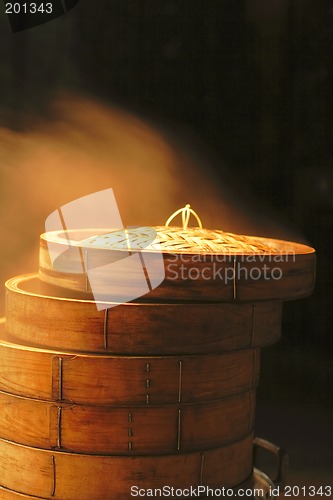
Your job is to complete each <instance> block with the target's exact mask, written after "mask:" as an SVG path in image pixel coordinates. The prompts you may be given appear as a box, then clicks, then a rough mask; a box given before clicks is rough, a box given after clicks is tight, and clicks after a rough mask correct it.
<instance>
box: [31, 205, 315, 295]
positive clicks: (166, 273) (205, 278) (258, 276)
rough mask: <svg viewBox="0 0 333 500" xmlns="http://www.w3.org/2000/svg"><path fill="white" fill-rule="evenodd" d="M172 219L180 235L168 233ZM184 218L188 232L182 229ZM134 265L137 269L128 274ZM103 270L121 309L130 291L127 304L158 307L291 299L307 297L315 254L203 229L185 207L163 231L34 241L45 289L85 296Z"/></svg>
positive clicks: (73, 234)
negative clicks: (140, 301)
mask: <svg viewBox="0 0 333 500" xmlns="http://www.w3.org/2000/svg"><path fill="white" fill-rule="evenodd" d="M178 214H181V215H182V222H183V224H182V227H180V226H172V227H170V226H169V224H170V222H171V221H172V220H173V218H174V217H175V216H177V215H178ZM191 215H194V217H195V218H196V219H197V226H196V227H189V226H188V223H189V219H190V216H191ZM55 257H56V258H55ZM135 258H136V261H137V262H136V263H137V264H139V268H138V269H136V267H135V266H134V267H133V268H132V267H131V260H132V261H133V262H134V259H135ZM139 259H140V262H141V263H140V262H139ZM116 263H117V265H115V264H116ZM120 263H121V264H120ZM110 265H112V266H113V271H112V272H113V274H112V278H113V283H114V287H115V289H117V292H116V297H117V298H116V299H114V297H113V300H115V301H116V302H117V301H119V302H122V301H123V300H122V297H125V296H126V291H127V289H128V287H132V288H133V290H132V292H133V293H132V297H131V298H130V300H132V299H135V298H137V297H139V296H143V295H145V296H146V297H148V298H155V297H156V298H159V299H163V300H169V299H184V300H217V301H233V300H266V299H267V300H271V299H293V298H299V297H304V296H306V295H309V294H310V293H311V291H312V289H313V286H314V274H315V251H314V249H313V248H311V247H309V246H306V245H303V244H299V243H294V242H289V241H282V240H276V239H270V238H262V237H257V236H245V235H237V234H233V233H227V232H224V231H222V230H211V229H205V228H203V227H202V223H201V220H200V219H199V217H198V216H197V214H196V213H195V212H194V211H193V210H192V209H191V207H190V205H186V207H184V208H183V209H180V210H177V212H175V214H173V215H172V216H171V217H170V218H169V219H168V220H167V222H166V224H165V226H156V227H139V228H127V229H113V230H112V229H111V230H110V229H103V228H93V229H91V228H90V229H89V228H87V229H73V230H62V231H51V232H47V233H44V234H42V235H41V239H40V278H41V279H42V280H43V281H45V282H47V283H49V284H53V285H56V286H61V287H64V288H67V289H71V290H74V291H77V292H83V293H87V294H90V295H91V294H92V293H93V292H94V285H93V281H94V280H96V283H97V282H98V281H99V282H101V281H102V275H103V273H104V272H105V270H106V267H107V266H110ZM115 269H116V271H115ZM142 269H143V270H144V273H145V276H146V278H147V281H148V282H150V286H149V283H148V287H147V289H146V292H145V293H140V291H139V288H140V286H139V285H138V280H140V279H141V278H139V274H140V273H142ZM114 271H115V272H114ZM162 274H163V276H162ZM140 275H141V274H140ZM96 287H97V285H96ZM102 288H103V287H102ZM108 293H109V294H110V291H109V292H108V291H107V290H106V287H105V286H104V288H103V292H101V294H100V295H99V296H98V300H103V297H104V300H105V301H107V300H108V297H107V294H108ZM112 293H113V292H112ZM112 293H111V295H112ZM136 294H137V295H136ZM125 301H126V300H125Z"/></svg>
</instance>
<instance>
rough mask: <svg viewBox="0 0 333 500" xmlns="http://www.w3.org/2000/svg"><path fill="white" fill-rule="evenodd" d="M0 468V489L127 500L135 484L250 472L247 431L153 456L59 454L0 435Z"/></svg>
mask: <svg viewBox="0 0 333 500" xmlns="http://www.w3.org/2000/svg"><path fill="white" fill-rule="evenodd" d="M0 470H1V479H0V484H1V486H2V487H3V488H8V489H9V490H13V491H16V492H20V493H23V494H26V495H30V496H37V497H41V498H53V499H55V500H104V499H105V500H110V499H113V498H114V499H117V500H128V499H129V498H131V496H130V491H131V490H130V488H131V486H134V485H137V486H138V487H141V488H146V489H147V488H161V487H163V486H164V485H170V486H173V487H174V488H186V487H190V486H193V485H199V484H204V485H208V486H211V487H221V485H223V486H225V487H233V486H235V485H237V484H239V483H241V482H242V481H245V480H246V478H248V477H249V476H250V475H251V472H252V435H249V436H247V437H246V438H244V439H242V440H240V441H238V442H237V443H233V444H230V445H227V446H225V447H222V448H215V449H211V450H204V451H202V452H200V453H181V454H179V453H178V454H173V455H164V456H158V457H156V456H144V457H143V456H136V457H121V456H110V455H108V456H105V455H104V456H103V455H84V454H72V453H63V452H58V451H48V450H42V449H38V448H32V447H27V446H23V445H18V444H15V443H12V442H10V441H6V440H4V439H0ZM2 491H3V490H2Z"/></svg>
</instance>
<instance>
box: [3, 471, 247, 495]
mask: <svg viewBox="0 0 333 500" xmlns="http://www.w3.org/2000/svg"><path fill="white" fill-rule="evenodd" d="M231 489H233V490H234V496H235V497H236V498H237V492H238V491H240V490H241V491H242V494H243V492H244V491H246V490H251V489H252V490H253V475H251V476H250V477H248V478H247V479H246V480H245V481H243V482H242V483H240V484H238V485H237V486H233V487H232V488H231ZM0 498H1V500H20V499H21V500H24V499H27V498H28V499H32V500H36V498H39V499H41V498H42V497H35V496H34V497H32V496H30V495H24V494H22V493H18V492H16V491H13V490H9V489H7V488H3V487H1V486H0ZM99 498H100V497H98V498H92V499H91V500H99ZM138 498H144V497H138ZM146 498H149V497H146ZM150 498H151V497H150ZM176 498H179V499H180V500H186V499H188V498H190V497H189V496H188V495H186V496H185V497H184V496H183V497H179V496H178V497H176ZM192 498H194V497H193V496H192ZM197 498H199V500H210V499H211V498H212V496H211V494H210V496H209V497H206V496H204V497H203V496H200V497H197ZM42 500H47V499H43V498H42Z"/></svg>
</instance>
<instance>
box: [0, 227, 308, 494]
mask: <svg viewBox="0 0 333 500" xmlns="http://www.w3.org/2000/svg"><path fill="white" fill-rule="evenodd" d="M136 231H138V230H136ZM156 231H157V234H158V241H159V246H158V250H157V247H156V248H155V247H154V244H153V245H150V247H149V248H147V247H145V248H144V249H143V250H142V253H144V252H150V254H151V255H152V256H154V255H155V254H156V255H157V254H159V255H162V257H163V262H164V267H165V279H164V280H163V282H162V283H161V284H160V286H157V287H156V288H155V289H153V290H151V291H150V292H149V293H148V294H146V295H145V296H144V297H141V298H139V299H137V300H136V301H134V302H130V303H122V304H119V305H117V306H116V307H115V304H114V303H111V302H110V303H109V304H108V303H105V308H104V309H101V310H99V309H98V308H97V307H96V302H95V301H94V297H93V294H92V292H93V291H92V290H91V289H90V287H89V281H87V277H86V276H85V273H84V269H83V271H82V273H77V272H76V273H73V274H71V273H70V272H66V270H65V271H63V272H62V271H59V269H58V270H57V271H55V270H54V268H53V266H52V264H51V260H50V256H49V252H48V243H49V242H50V241H52V245H55V246H57V245H59V246H60V248H61V245H64V244H66V245H67V246H68V237H69V235H68V233H66V235H65V237H64V235H62V234H60V233H61V232H60V233H57V234H51V233H45V234H44V235H42V236H41V254H40V256H41V257H40V273H39V275H26V276H19V277H16V278H13V279H11V280H9V281H8V282H7V284H6V287H7V303H6V321H3V322H2V324H1V325H0V328H1V342H0V350H1V353H0V404H1V412H0V486H1V488H0V497H1V498H3V499H7V498H8V499H12V498H13V499H14V498H15V499H16V498H36V497H38V498H54V499H62V500H78V499H80V500H88V499H89V500H93V499H96V500H102V499H110V498H112V499H113V498H114V499H117V500H118V499H119V500H121V499H129V498H131V487H135V488H136V489H135V490H133V491H134V492H135V491H138V489H142V491H143V489H144V490H148V489H154V488H163V487H165V486H167V487H173V488H175V490H176V489H178V490H179V491H180V490H184V489H186V488H190V487H191V486H192V487H198V486H199V485H203V486H209V487H210V488H220V487H221V486H222V485H223V486H225V487H230V488H235V489H237V487H239V486H240V485H242V484H243V485H244V484H251V477H252V469H253V464H252V448H253V434H252V430H253V421H254V411H255V389H256V386H257V383H258V379H259V351H260V348H261V347H262V346H264V345H267V344H270V343H272V342H275V341H277V340H278V338H279V335H280V327H281V311H282V300H284V299H286V300H287V299H292V298H298V297H302V296H306V295H308V294H309V293H310V292H311V290H312V287H313V280H314V265H315V254H314V250H313V249H311V248H309V247H306V246H304V245H299V244H294V243H288V242H281V241H276V240H264V239H260V238H249V237H240V236H236V235H230V234H226V233H223V232H222V231H208V230H204V229H202V228H191V229H189V228H182V229H181V228H168V227H164V226H163V227H159V228H156ZM104 232H105V231H104ZM96 234H97V235H98V237H97V238H96ZM112 234H113V236H112V247H110V245H109V244H108V243H109V242H110V236H109V232H108V234H106V235H105V234H103V231H97V230H94V231H92V230H87V231H83V232H82V231H81V232H80V235H79V237H78V234H76V237H75V240H74V239H73V241H75V242H76V243H75V244H74V245H76V246H78V247H79V248H80V249H81V250H82V249H84V250H87V249H88V250H89V252H90V254H89V255H90V257H92V260H94V261H99V260H102V261H103V259H105V256H106V255H107V254H108V255H110V252H111V253H112V252H119V251H121V249H122V246H121V245H122V243H123V242H122V241H121V240H122V236H121V235H120V236H119V238H118V240H117V237H116V238H115V234H116V231H114V232H113V233H112ZM137 235H138V234H137V233H136V236H137ZM115 241H116V242H117V241H118V243H115ZM77 242H79V243H77ZM117 245H118V246H117ZM140 248H142V247H140ZM135 250H136V251H138V248H136V249H135ZM291 250H292V251H293V252H294V253H293V255H295V258H293V259H291V258H288V259H287V258H284V259H281V260H280V264H279V266H280V267H279V268H280V269H281V273H282V275H281V277H280V279H270V280H269V279H267V276H266V278H265V277H263V276H262V277H260V279H257V278H256V275H255V273H253V272H252V274H251V270H252V269H254V268H257V267H258V265H259V263H260V265H263V262H264V264H265V265H267V264H268V263H269V262H271V257H272V255H284V256H287V255H290V252H291ZM140 251H141V250H140ZM227 253H229V256H230V255H231V260H230V261H229V264H228V266H229V268H230V267H231V268H232V269H233V270H234V275H233V276H232V279H231V280H230V279H229V278H230V276H231V274H229V278H228V279H226V275H225V274H222V271H221V273H217V274H216V265H217V263H219V265H220V266H221V267H223V269H225V268H226V263H225V261H224V263H223V265H222V264H221V258H218V257H221V256H222V255H226V254H227ZM81 254H82V252H81ZM76 255H77V253H73V252H72V248H69V252H67V255H66V257H65V259H66V262H67V264H68V261H71V259H72V260H73V259H75V258H76V257H75V256H76ZM198 255H201V256H206V257H207V256H209V259H207V258H205V259H203V258H202V259H198ZM244 255H251V256H253V255H254V256H255V257H254V259H252V260H251V261H249V259H248V260H246V261H245V262H244V260H243V261H242V262H241V260H240V258H241V256H244ZM175 256H177V257H181V256H182V258H180V260H179V264H180V263H181V265H183V266H184V264H185V271H186V270H187V271H190V269H191V268H192V269H193V264H194V262H195V263H196V266H197V267H196V269H197V272H196V279H194V278H193V279H191V277H189V276H190V275H191V274H190V273H189V274H188V275H187V278H185V279H184V276H182V278H181V279H180V278H179V279H176V280H175V279H174V277H175V267H172V268H170V262H172V263H173V264H175ZM194 256H196V258H195V259H194ZM240 265H241V266H242V268H243V267H244V266H245V267H246V266H247V269H248V274H247V276H246V279H245V273H244V272H243V274H244V276H241V274H240V273H239V272H238V271H239V270H240V269H239V268H238V266H240ZM191 266H192V267H191ZM274 266H275V267H276V264H274ZM204 267H205V269H210V270H211V271H212V270H213V269H215V271H214V272H215V277H214V279H211V280H207V279H206V276H207V273H208V271H205V274H204V273H203V272H202V270H203V268H204ZM171 269H172V271H171ZM183 270H184V268H183ZM171 272H172V277H171ZM192 274H193V273H192ZM250 274H251V276H252V278H253V279H249V275H250ZM221 276H222V278H221ZM223 278H224V279H223ZM132 279H133V280H134V281H135V276H134V277H133V276H132ZM111 306H113V307H111ZM247 481H248V482H249V483H247Z"/></svg>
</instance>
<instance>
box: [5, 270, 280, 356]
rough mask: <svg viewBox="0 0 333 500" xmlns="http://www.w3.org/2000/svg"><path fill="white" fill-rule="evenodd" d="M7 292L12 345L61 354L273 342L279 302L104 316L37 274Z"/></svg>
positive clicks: (215, 349) (203, 349)
mask: <svg viewBox="0 0 333 500" xmlns="http://www.w3.org/2000/svg"><path fill="white" fill-rule="evenodd" d="M6 288H7V301H6V316H7V318H6V330H7V332H8V333H9V334H10V335H11V336H13V338H15V340H16V341H17V342H18V343H28V344H29V345H35V346H44V347H47V348H53V349H61V350H66V351H67V350H68V351H85V352H106V353H114V354H117V353H119V354H122V355H124V354H131V355H132V354H138V355H149V354H151V355H154V354H157V355H164V354H165V355H170V354H205V353H224V352H226V351H230V350H237V349H244V348H249V347H258V346H263V345H267V344H271V343H273V342H276V341H277V340H278V339H279V338H280V332H281V313H282V304H281V302H279V301H273V302H260V303H256V304H253V303H242V304H238V303H233V304H225V303H221V304H216V303H169V304H163V303H128V304H123V305H119V306H117V307H113V308H111V309H109V310H108V311H107V313H106V312H105V311H98V310H97V308H96V305H95V303H94V302H93V301H91V300H83V299H80V300H75V299H71V298H69V297H68V292H66V291H65V290H64V289H59V288H55V287H50V286H47V285H45V284H43V283H41V282H40V281H39V279H38V276H37V275H27V276H18V277H16V278H13V279H11V280H9V281H8V282H7V283H6ZM62 294H64V297H62ZM66 294H67V297H66Z"/></svg>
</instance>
